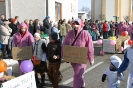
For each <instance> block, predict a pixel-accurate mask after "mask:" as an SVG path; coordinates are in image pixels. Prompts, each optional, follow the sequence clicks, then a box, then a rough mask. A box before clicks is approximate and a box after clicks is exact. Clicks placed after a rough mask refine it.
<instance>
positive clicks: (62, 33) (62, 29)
mask: <svg viewBox="0 0 133 88" xmlns="http://www.w3.org/2000/svg"><path fill="white" fill-rule="evenodd" d="M66 33H67V29H66V23H65V21H62V22H61V25H60V37H61V42H62V43H63V41H64V38H65V36H66Z"/></svg>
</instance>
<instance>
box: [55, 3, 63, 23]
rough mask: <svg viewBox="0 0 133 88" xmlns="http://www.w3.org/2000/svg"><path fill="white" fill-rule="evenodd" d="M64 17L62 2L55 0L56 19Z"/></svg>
mask: <svg viewBox="0 0 133 88" xmlns="http://www.w3.org/2000/svg"><path fill="white" fill-rule="evenodd" d="M60 19H62V4H61V3H58V2H55V21H59V20H60Z"/></svg>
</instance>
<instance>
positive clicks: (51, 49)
mask: <svg viewBox="0 0 133 88" xmlns="http://www.w3.org/2000/svg"><path fill="white" fill-rule="evenodd" d="M49 39H50V43H48V46H47V59H48V61H49V63H48V75H49V78H50V80H51V82H52V85H53V88H58V83H59V80H58V72H59V69H60V64H61V43H60V42H59V41H58V34H57V33H52V34H51V35H50V36H49Z"/></svg>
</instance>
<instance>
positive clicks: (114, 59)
mask: <svg viewBox="0 0 133 88" xmlns="http://www.w3.org/2000/svg"><path fill="white" fill-rule="evenodd" d="M110 60H111V63H110V67H109V68H107V69H106V71H105V72H104V74H103V76H102V82H104V81H105V80H106V76H107V78H108V80H107V82H108V88H120V81H122V80H124V77H123V74H121V77H117V70H118V68H119V67H120V65H121V63H122V61H121V59H120V58H119V57H118V56H115V55H114V56H111V57H110Z"/></svg>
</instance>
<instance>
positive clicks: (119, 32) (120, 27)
mask: <svg viewBox="0 0 133 88" xmlns="http://www.w3.org/2000/svg"><path fill="white" fill-rule="evenodd" d="M123 31H127V27H126V25H125V24H124V22H123V21H121V23H120V24H119V25H118V29H117V30H116V36H117V37H118V36H119V35H121V34H122V32H123Z"/></svg>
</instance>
